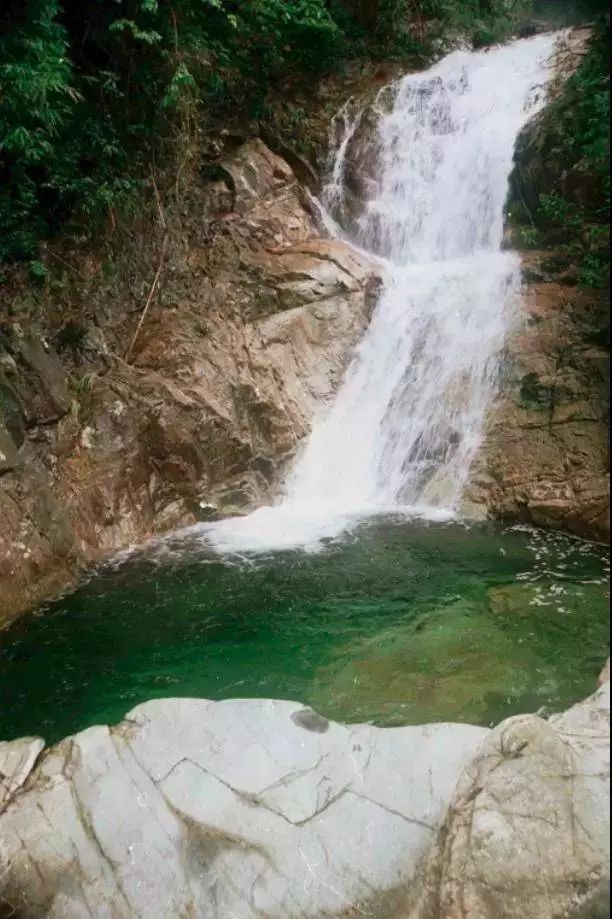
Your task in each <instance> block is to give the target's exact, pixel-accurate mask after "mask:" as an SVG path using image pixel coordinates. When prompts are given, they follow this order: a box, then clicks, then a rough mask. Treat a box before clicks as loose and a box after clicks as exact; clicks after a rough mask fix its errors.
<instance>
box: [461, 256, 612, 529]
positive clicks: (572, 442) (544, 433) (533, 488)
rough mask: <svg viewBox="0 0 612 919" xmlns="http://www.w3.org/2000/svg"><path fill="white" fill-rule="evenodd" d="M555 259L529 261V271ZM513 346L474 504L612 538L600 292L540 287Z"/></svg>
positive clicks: (478, 468)
mask: <svg viewBox="0 0 612 919" xmlns="http://www.w3.org/2000/svg"><path fill="white" fill-rule="evenodd" d="M548 258H549V255H548V254H543V255H539V254H537V253H534V254H531V255H529V256H524V264H525V265H526V266H528V267H531V266H532V265H535V266H536V267H537V266H539V265H540V263H541V261H542V260H545V261H546V260H547V259H548ZM521 309H522V321H521V323H520V324H519V325H518V326H517V328H516V330H515V332H514V333H513V334H512V335H511V337H510V338H509V339H508V341H507V343H506V353H505V357H504V362H503V376H502V380H501V385H500V393H499V396H498V398H497V400H496V402H494V403H493V405H492V406H491V409H490V411H489V420H488V423H487V427H486V431H485V436H484V440H483V444H482V447H481V450H480V453H479V455H478V456H477V457H476V460H475V462H474V464H473V467H472V473H471V483H470V485H469V486H468V488H467V491H466V496H465V497H466V501H468V500H469V501H471V502H473V504H474V505H476V506H478V505H480V506H481V507H485V508H486V509H487V511H488V513H489V515H490V516H493V517H498V518H499V517H501V518H502V519H504V520H507V521H511V520H519V521H528V522H532V523H534V524H537V525H540V526H545V527H553V528H555V529H563V530H566V531H569V532H573V533H576V534H577V535H580V536H585V537H587V538H592V539H598V540H606V539H608V538H609V532H610V530H609V507H608V495H609V467H608V413H609V406H608V385H609V353H608V352H607V350H606V348H605V347H603V346H602V345H601V344H599V339H598V337H597V335H598V333H597V332H596V330H597V329H599V328H600V327H603V326H605V324H606V323H607V322H608V320H607V315H608V305H607V302H606V296H605V294H604V293H603V292H601V291H588V290H578V289H573V290H568V288H567V287H566V286H565V285H563V284H560V283H558V282H556V281H555V280H549V279H546V280H539V281H535V280H533V281H531V282H530V283H529V285H528V286H527V287H526V288H525V291H524V294H523V297H522V306H521Z"/></svg>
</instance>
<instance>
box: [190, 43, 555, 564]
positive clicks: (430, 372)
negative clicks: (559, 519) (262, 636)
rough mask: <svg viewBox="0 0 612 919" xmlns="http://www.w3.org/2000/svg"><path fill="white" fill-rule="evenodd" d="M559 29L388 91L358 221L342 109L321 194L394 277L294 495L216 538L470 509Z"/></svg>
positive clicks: (277, 536) (273, 539) (253, 542)
mask: <svg viewBox="0 0 612 919" xmlns="http://www.w3.org/2000/svg"><path fill="white" fill-rule="evenodd" d="M555 39H556V36H555V35H551V34H547V35H541V36H537V37H536V38H531V39H527V40H523V41H516V42H513V43H511V44H508V45H505V46H502V47H499V48H494V49H487V50H485V51H479V52H465V51H457V52H454V53H452V54H450V55H449V56H448V57H446V58H444V59H443V60H442V61H440V62H439V63H438V64H436V65H435V66H433V67H432V68H431V69H430V70H428V71H426V72H423V73H418V74H410V75H409V76H406V77H404V78H402V79H401V80H399V81H398V82H397V83H396V84H394V85H392V86H391V87H386V88H385V89H384V90H383V91H381V95H380V99H379V100H377V102H376V103H375V109H376V108H377V109H378V110H379V111H380V115H379V117H378V120H377V121H376V124H377V128H376V136H375V137H374V138H372V137H370V138H367V137H366V138H364V139H363V141H362V142H364V143H368V144H369V145H370V150H369V151H368V157H369V168H368V175H369V177H370V180H369V184H368V189H369V192H368V200H367V201H366V202H364V203H363V208H362V210H361V213H359V214H357V215H355V214H353V218H352V219H351V220H350V221H349V222H348V223H347V214H348V213H349V210H350V208H349V207H348V205H347V202H346V200H345V197H346V195H347V189H346V186H345V182H344V179H345V170H346V157H347V155H348V150H349V148H350V145H351V143H353V144H354V143H355V142H356V141H357V140H358V134H357V132H358V129H359V127H360V123H363V119H362V117H361V113H358V114H356V115H355V114H351V113H350V109H349V107H348V106H345V107H344V108H343V109H342V110H341V111H340V113H339V116H338V119H337V122H336V127H338V126H339V127H340V131H339V132H338V137H337V142H336V146H335V150H334V157H333V160H332V163H331V168H330V176H329V181H328V184H327V186H326V188H325V190H324V193H323V195H322V202H321V203H322V207H323V209H324V211H326V213H327V215H328V217H329V220H328V226H339V227H340V228H341V232H342V235H343V237H344V238H345V239H347V240H348V241H349V242H352V243H354V244H355V245H356V246H358V247H359V248H360V249H362V250H366V251H369V252H371V253H372V254H374V255H375V256H377V257H378V258H379V259H380V260H381V263H382V265H383V290H382V293H381V297H380V300H379V303H378V306H377V308H376V310H375V312H374V315H373V317H372V321H371V323H370V327H369V329H368V331H367V332H366V334H365V336H364V338H363V340H362V341H361V343H360V345H359V347H358V348H357V350H356V353H355V356H354V359H353V361H352V363H351V365H350V367H349V368H348V370H347V373H346V375H345V378H344V381H343V383H342V385H341V387H340V390H339V392H338V394H337V396H336V399H335V401H334V403H333V404H332V405H331V407H329V409H328V411H327V413H326V415H324V416H323V417H322V418H321V419H318V420H317V421H316V423H315V425H314V427H313V430H312V433H311V435H310V437H309V438H308V440H307V442H306V444H305V445H304V447H303V449H302V451H301V453H300V454H299V455H298V457H297V458H296V461H295V463H294V466H293V469H292V470H291V472H290V474H289V476H288V479H287V482H286V483H285V489H284V497H283V499H282V501H281V503H280V504H279V505H278V506H277V507H274V508H263V509H261V510H259V511H256V512H255V513H254V514H252V515H250V516H249V517H247V518H244V519H242V520H229V521H223V522H222V523H220V524H216V525H214V526H212V527H210V528H208V536H209V538H211V540H212V542H213V544H215V545H216V546H217V547H218V548H220V549H232V548H244V549H257V548H267V547H274V546H283V545H286V546H289V545H296V546H297V545H309V544H316V543H317V541H319V540H320V539H321V538H323V537H326V536H331V535H334V534H336V533H338V532H339V531H341V530H342V528H343V527H345V526H346V525H347V523H348V521H350V520H352V519H355V518H359V517H360V516H363V515H364V514H368V513H380V512H388V511H395V512H397V511H403V512H408V513H413V514H420V515H425V516H438V517H439V516H442V517H450V516H453V515H455V514H456V513H457V512H458V510H459V507H460V500H461V494H462V490H463V488H464V486H465V483H466V479H467V477H468V474H469V469H470V465H471V462H472V460H473V457H474V455H475V453H476V451H477V449H478V447H479V444H480V442H481V437H482V431H483V426H484V422H485V415H486V411H487V407H488V405H489V404H490V402H491V398H492V396H493V394H494V392H495V386H496V378H497V373H498V366H499V353H500V349H501V348H502V346H503V342H504V337H505V335H506V334H507V332H508V329H509V328H510V326H511V323H512V320H513V317H514V316H515V315H516V301H517V296H518V294H519V288H520V264H519V259H518V257H517V255H516V254H515V253H512V252H504V251H502V239H503V228H504V204H505V201H506V197H507V191H508V179H509V175H510V171H511V168H512V155H513V149H514V143H515V140H516V137H517V135H518V132H519V131H520V129H521V127H522V125H523V124H524V123H525V121H526V120H527V119H528V118H529V117H530V116H531V115H532V114H533V113H534V112H535V111H536V110H537V108H538V106H540V105H541V104H542V102H543V99H544V96H545V87H546V83H547V79H548V71H549V66H550V59H551V55H552V52H553V47H554V43H555ZM368 124H369V122H368ZM372 176H373V177H374V178H373V179H372Z"/></svg>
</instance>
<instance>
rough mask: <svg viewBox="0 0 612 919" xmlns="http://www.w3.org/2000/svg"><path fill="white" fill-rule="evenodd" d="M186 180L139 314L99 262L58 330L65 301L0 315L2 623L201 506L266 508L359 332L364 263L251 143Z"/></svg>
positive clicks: (371, 275) (289, 177)
mask: <svg viewBox="0 0 612 919" xmlns="http://www.w3.org/2000/svg"><path fill="white" fill-rule="evenodd" d="M200 185H201V187H199V189H198V194H197V196H196V195H195V190H194V191H193V194H194V196H195V200H194V201H193V202H192V203H191V205H190V209H189V210H186V211H185V213H182V212H181V214H179V215H178V216H176V215H175V219H174V223H169V226H170V230H169V231H168V238H169V239H170V242H169V243H168V244H167V255H166V258H165V261H164V263H163V269H164V271H163V284H162V285H160V292H159V295H158V296H157V297H156V298H154V300H153V301H152V304H151V308H150V309H149V310H148V312H147V314H146V317H143V308H142V301H140V305H139V307H138V310H137V312H135V310H134V304H133V298H130V295H129V290H127V289H125V290H124V289H123V288H122V289H121V296H118V294H117V291H116V290H115V288H114V287H113V286H112V285H109V284H108V282H106V281H105V269H104V265H103V264H99V265H95V266H94V267H93V268H92V269H91V271H92V276H91V278H90V281H89V287H88V288H87V290H86V291H85V292H83V291H82V292H81V296H82V297H83V298H84V299H86V297H87V296H88V297H89V301H90V305H87V304H86V303H84V304H83V305H82V308H81V312H80V313H79V312H78V311H77V312H76V314H75V315H76V316H77V318H78V321H79V323H80V325H78V326H74V323H73V325H72V326H71V325H70V324H64V325H62V324H61V323H62V322H64V320H65V314H66V311H67V307H66V306H65V305H64V304H63V303H62V304H59V305H57V304H56V306H55V308H54V309H55V312H54V309H52V308H51V306H49V307H48V308H47V311H46V313H45V312H44V311H42V312H41V313H40V314H39V315H38V318H37V320H36V321H34V320H33V319H32V317H31V316H29V315H24V316H23V317H21V316H20V314H19V312H18V311H17V310H14V311H13V316H12V318H11V315H10V313H9V316H8V318H7V319H6V321H5V320H4V319H1V320H0V521H2V523H1V526H0V625H2V619H3V616H4V617H8V616H10V615H12V614H14V613H16V612H19V611H20V610H21V609H24V608H27V607H28V606H31V605H34V604H35V603H37V602H40V600H42V599H44V598H46V597H47V596H48V595H49V593H51V592H53V591H54V590H56V589H57V588H62V587H64V586H65V585H66V583H67V582H69V581H70V579H71V577H72V575H73V574H74V572H75V571H77V570H78V569H79V568H80V567H81V566H84V565H87V564H88V563H90V562H92V561H94V560H97V559H99V558H101V557H103V556H105V555H108V554H109V553H112V552H113V551H116V550H118V549H122V548H125V547H126V546H129V545H131V544H134V543H139V542H141V541H143V540H144V539H145V538H146V537H147V536H150V535H152V534H154V533H159V532H163V531H165V530H168V529H171V528H172V527H176V526H179V525H183V524H188V523H194V522H196V521H197V520H198V519H201V511H202V507H205V508H206V509H207V512H208V511H209V510H210V509H211V507H212V508H214V509H216V511H217V513H224V514H231V513H232V512H235V511H237V510H245V509H248V508H252V507H253V506H256V505H257V504H258V503H260V502H262V501H265V500H266V498H269V496H270V492H271V489H272V487H273V486H274V485H275V484H276V483H277V482H278V479H279V477H280V475H281V474H282V470H283V467H284V464H285V463H286V461H287V460H288V458H289V457H290V456H291V455H292V453H293V451H294V450H295V448H296V445H297V444H298V443H299V441H300V440H301V439H302V438H303V437H304V435H305V434H306V433H307V432H308V430H309V427H310V423H311V420H312V417H313V415H314V413H315V411H316V410H317V409H319V408H320V407H321V406H323V405H325V403H326V402H327V401H328V400H329V399H330V398H331V397H332V395H333V393H334V392H335V390H336V388H337V386H338V384H339V382H340V380H341V378H342V373H343V371H344V369H345V367H346V364H347V362H348V361H349V359H350V357H351V354H352V348H353V346H354V345H355V344H356V343H357V342H358V341H359V339H360V338H361V337H362V335H363V333H364V331H365V329H366V327H367V325H368V323H369V319H370V315H371V312H372V310H373V308H374V305H375V302H376V296H377V293H376V292H377V283H378V281H377V273H376V269H375V267H374V266H373V265H372V264H371V263H370V262H368V260H367V259H366V258H364V257H362V256H360V255H358V254H356V253H355V252H354V251H353V250H352V249H351V248H350V247H349V246H347V245H345V244H344V243H342V242H339V241H336V240H330V239H325V238H321V233H320V228H319V226H318V223H317V220H316V214H315V213H314V211H313V208H312V205H311V204H310V199H309V197H308V193H307V192H306V190H305V188H304V187H303V186H302V185H301V184H300V183H299V182H298V180H297V178H296V176H295V174H294V172H293V170H292V169H291V168H290V167H289V165H288V164H287V162H285V161H284V160H283V159H281V158H280V157H278V156H276V155H275V154H273V153H272V152H271V151H270V150H269V149H268V148H267V147H266V146H265V144H264V143H263V142H262V141H261V140H259V139H254V140H250V141H248V142H247V143H243V144H241V145H239V146H237V147H236V148H232V147H230V149H228V150H227V152H226V154H225V155H223V156H222V157H221V158H220V160H219V162H218V163H217V164H216V166H215V169H214V170H213V171H212V174H211V175H209V176H206V177H205V178H203V179H202V180H201V182H200ZM168 220H169V221H170V217H169V218H168ZM142 245H143V247H144V246H145V241H143V242H142ZM163 251H164V250H163V249H162V254H163ZM129 254H130V259H131V260H133V261H134V262H135V263H136V262H137V255H138V253H137V246H136V243H135V242H133V243H132V245H131V247H130V253H129ZM155 259H157V255H155ZM159 265H160V266H162V262H161V261H160V262H159ZM134 271H136V269H135V268H134ZM145 277H146V276H145ZM143 283H144V288H143V289H144V291H145V292H146V290H147V287H148V285H149V284H150V277H149V278H148V279H147V280H146V281H144V279H143ZM105 285H106V286H105ZM107 287H108V290H107V289H106V288H107ZM96 298H97V299H96ZM143 299H144V298H143ZM137 302H138V301H137ZM91 303H93V304H94V305H93V306H92V305H91ZM56 314H57V315H56ZM135 316H137V317H143V318H144V319H145V321H144V322H143V323H142V325H141V327H140V328H139V330H138V335H137V338H136V340H135V341H134V342H133V345H132V346H130V341H132V340H133V337H134V332H135V330H136V328H137V326H138V321H135V318H134V317H135ZM54 317H55V320H54ZM79 317H80V318H79ZM75 322H76V320H75ZM75 328H76V329H77V330H78V331H79V332H80V333H81V334H82V336H83V337H82V339H79V342H78V344H79V356H78V360H77V361H76V363H75V360H74V356H72V357H71V349H70V348H69V347H68V346H67V345H66V337H67V336H68V334H69V333H70V335H72V336H73V337H74V335H76V332H75ZM62 342H63V343H64V345H63V346H62V347H60V344H61V343H62ZM73 344H74V342H73ZM73 350H74V349H73Z"/></svg>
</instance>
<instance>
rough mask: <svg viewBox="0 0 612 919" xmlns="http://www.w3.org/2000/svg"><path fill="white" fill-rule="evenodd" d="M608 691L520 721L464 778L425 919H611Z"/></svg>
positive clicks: (500, 733)
mask: <svg viewBox="0 0 612 919" xmlns="http://www.w3.org/2000/svg"><path fill="white" fill-rule="evenodd" d="M609 724H610V684H609V682H608V683H606V684H604V686H602V688H601V689H600V690H599V691H598V692H597V693H595V695H594V696H591V697H590V698H589V699H587V700H586V701H585V702H583V703H581V704H579V705H575V706H574V707H573V708H571V709H569V710H568V711H567V712H565V713H564V714H562V715H556V716H554V717H552V718H551V719H550V720H549V721H547V722H546V721H543V720H542V719H541V718H538V717H537V716H536V715H520V716H517V717H515V718H509V719H508V720H507V721H505V722H503V723H502V724H500V725H499V726H498V727H497V728H496V729H495V730H494V731H492V732H491V733H490V734H489V736H488V737H487V738H486V740H485V742H484V743H483V744H482V746H481V747H480V749H479V751H478V754H477V756H476V758H475V760H474V761H473V762H472V763H471V764H470V766H469V767H468V769H467V770H466V771H465V772H464V773H463V775H462V777H461V779H460V781H459V784H458V786H457V789H456V791H455V794H454V797H453V800H452V802H451V806H450V808H449V810H448V813H447V817H446V820H445V822H444V824H443V826H442V829H441V831H440V834H439V837H438V842H437V845H436V847H435V848H434V850H433V852H432V855H431V856H430V864H429V866H428V882H429V884H430V885H431V888H430V890H429V891H426V893H425V895H424V897H423V902H422V903H421V905H420V907H419V909H418V910H417V915H418V916H419V919H421V917H422V919H425V917H432V919H433V917H434V916H444V917H445V919H455V917H457V919H463V917H466V916H469V917H470V919H489V917H491V919H493V917H495V919H514V917H519V916H537V917H538V919H556V917H566V916H576V917H578V916H580V917H582V916H585V917H586V916H590V917H593V919H595V917H598V916H602V917H603V916H606V915H608V913H607V912H605V908H606V905H607V899H608V898H607V891H608V888H609V864H608V863H609V856H610V839H609V832H610V827H609V809H610V804H609V782H610V746H609V743H610V741H609Z"/></svg>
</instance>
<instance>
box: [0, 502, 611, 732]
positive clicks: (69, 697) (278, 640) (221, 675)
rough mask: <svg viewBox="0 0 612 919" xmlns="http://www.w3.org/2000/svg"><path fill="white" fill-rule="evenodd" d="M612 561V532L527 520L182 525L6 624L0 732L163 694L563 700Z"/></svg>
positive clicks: (400, 719) (581, 688) (114, 711)
mask: <svg viewBox="0 0 612 919" xmlns="http://www.w3.org/2000/svg"><path fill="white" fill-rule="evenodd" d="M608 573H609V564H608V554H607V551H606V550H605V549H604V548H602V547H598V546H594V545H591V544H587V543H583V542H580V541H577V540H573V539H570V538H568V537H564V536H561V535H557V534H551V533H543V532H540V531H536V530H530V529H528V528H521V527H515V528H510V529H503V528H501V527H499V526H495V525H474V526H470V527H468V526H465V525H461V524H456V523H453V524H426V523H417V522H406V521H392V520H379V521H375V522H373V523H370V524H369V525H367V526H362V527H361V528H359V529H357V530H356V531H354V532H353V533H352V534H350V535H345V536H344V537H343V538H342V539H341V540H338V541H335V542H332V543H330V544H328V545H327V546H326V547H325V548H324V549H323V550H322V551H320V552H318V553H305V552H300V551H291V552H282V553H276V554H269V555H266V556H251V557H244V556H243V557H236V556H234V557H227V558H224V559H222V558H220V557H219V556H218V555H215V554H214V553H212V552H211V550H210V549H209V548H208V547H207V546H206V544H205V543H204V541H203V538H202V536H201V535H199V534H198V533H197V532H194V533H192V534H187V535H183V536H180V537H178V536H177V537H175V538H173V539H169V540H166V541H164V542H162V543H158V544H157V545H155V546H152V547H151V548H150V549H149V550H147V551H146V552H143V553H140V554H134V555H132V556H130V557H128V558H126V559H124V560H123V561H121V562H115V564H113V565H110V566H107V567H105V568H103V569H102V570H100V571H98V572H96V573H95V575H94V576H92V577H91V578H90V579H89V581H87V582H86V583H84V584H83V585H82V586H80V587H79V588H78V589H77V590H76V591H74V592H73V593H71V594H69V595H66V596H64V597H63V598H61V599H59V600H57V601H55V602H53V603H51V604H49V605H47V606H46V607H44V608H42V609H40V610H38V611H35V612H32V613H30V614H28V615H26V616H24V617H22V618H21V619H19V620H18V621H17V622H15V623H14V624H13V625H12V626H11V627H9V628H8V629H6V630H5V631H3V632H1V633H0V701H1V708H0V739H11V738H13V737H16V736H20V735H25V734H41V735H43V736H44V737H45V738H46V739H47V741H55V740H58V739H59V738H61V737H63V736H64V735H66V734H70V733H74V732H75V731H77V730H79V729H81V728H84V727H86V726H88V725H91V724H96V723H101V722H105V723H112V722H116V721H118V720H120V719H121V717H122V716H123V715H124V714H125V712H126V711H128V709H130V708H131V707H133V706H134V705H136V704H137V703H139V702H142V701H144V700H146V699H150V698H155V697H160V696H201V697H207V698H211V699H221V698H232V697H233V698H236V697H249V696H259V697H272V698H284V699H294V700H298V701H301V702H303V703H306V704H308V705H311V706H313V707H314V708H316V709H317V710H318V711H320V712H321V713H322V714H324V715H326V716H328V717H329V718H332V719H335V720H343V721H352V722H355V721H372V722H374V723H376V724H378V725H398V724H411V723H422V722H426V721H434V720H438V721H440V720H448V721H451V720H455V721H470V722H474V723H478V724H489V723H491V722H494V721H498V720H499V719H501V718H503V717H506V716H508V715H511V714H514V713H517V712H521V711H536V710H538V709H540V708H541V707H544V708H545V709H546V710H556V709H561V708H563V707H565V706H567V705H568V704H570V703H571V702H573V701H575V700H577V699H579V698H581V697H583V696H585V695H587V694H589V693H590V692H591V691H592V690H593V688H594V685H595V679H596V677H597V674H598V672H599V670H600V668H601V666H602V664H603V662H604V659H605V658H606V656H607V646H608V612H607V610H608V599H607V598H608Z"/></svg>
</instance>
